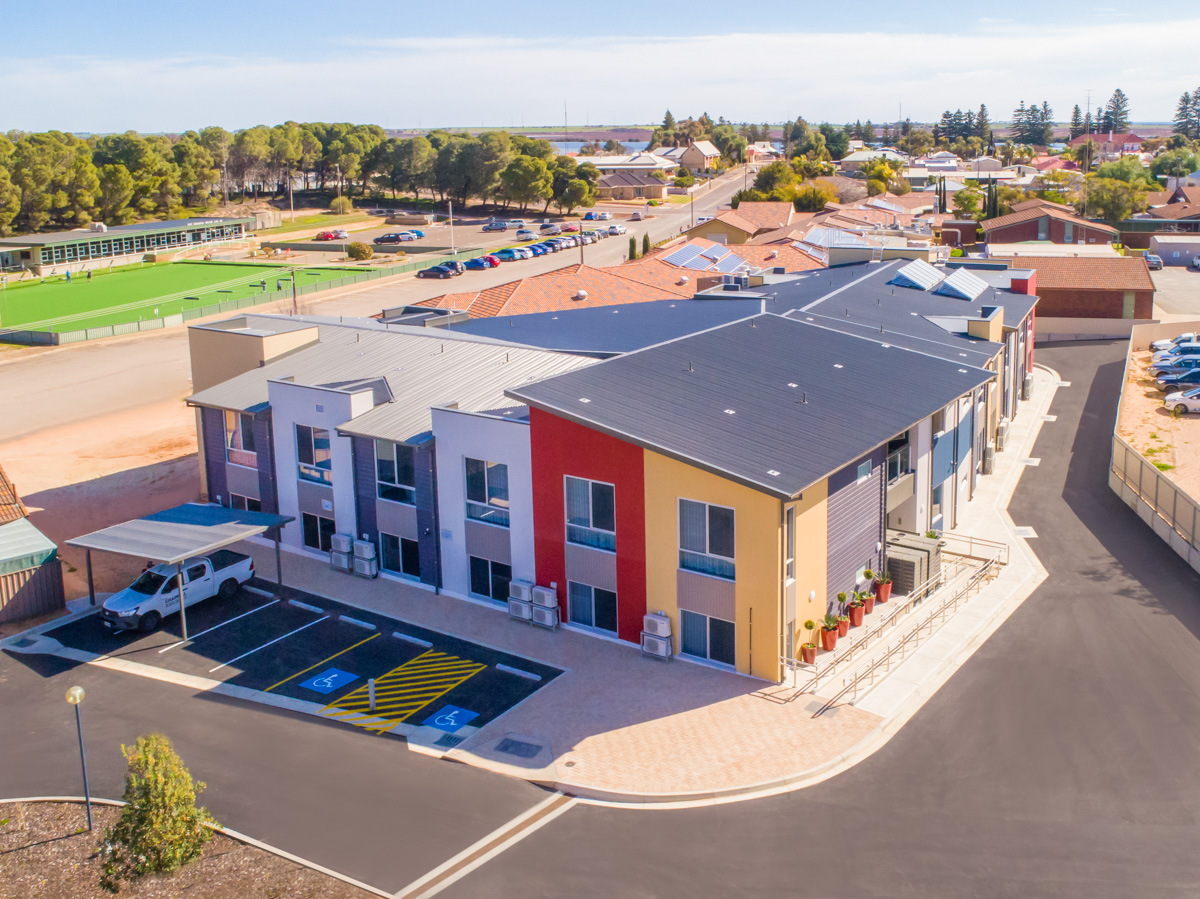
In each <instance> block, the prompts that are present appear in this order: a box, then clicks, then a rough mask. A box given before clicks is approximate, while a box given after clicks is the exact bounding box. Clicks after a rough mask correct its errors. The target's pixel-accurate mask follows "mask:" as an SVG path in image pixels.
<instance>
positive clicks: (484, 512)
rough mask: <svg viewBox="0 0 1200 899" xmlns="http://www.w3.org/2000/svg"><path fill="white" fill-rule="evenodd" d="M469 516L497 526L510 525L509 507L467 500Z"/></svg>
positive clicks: (474, 519)
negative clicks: (502, 507) (503, 507)
mask: <svg viewBox="0 0 1200 899" xmlns="http://www.w3.org/2000/svg"><path fill="white" fill-rule="evenodd" d="M467 518H469V519H471V520H472V521H482V522H484V523H485V524H494V525H496V526H497V527H502V528H506V527H508V509H501V508H500V507H499V506H489V505H485V504H483V503H474V502H471V501H469V500H468V501H467Z"/></svg>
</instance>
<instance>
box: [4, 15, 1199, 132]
mask: <svg viewBox="0 0 1200 899" xmlns="http://www.w3.org/2000/svg"><path fill="white" fill-rule="evenodd" d="M6 7H7V8H6V10H5V13H4V23H5V31H6V35H7V36H6V40H5V52H4V53H3V54H2V55H0V97H2V98H3V100H2V101H0V133H2V132H6V131H9V130H12V129H17V130H23V131H41V130H46V129H51V128H54V129H59V130H62V131H75V132H99V133H106V132H114V131H125V130H129V129H133V130H137V131H143V132H179V131H184V130H187V129H193V128H200V127H203V126H205V125H222V126H224V127H226V128H229V129H237V128H244V127H248V126H251V125H256V124H268V125H270V124H275V123H278V122H282V121H287V120H289V119H290V120H295V121H327V122H332V121H346V122H355V123H375V124H379V125H383V126H384V127H385V128H415V129H429V128H433V127H466V128H474V127H509V128H518V129H519V128H522V127H530V128H531V127H534V126H538V125H551V126H556V127H557V126H560V125H562V124H563V121H564V107H565V118H566V121H567V124H568V125H569V127H571V128H581V127H584V126H587V125H591V126H597V125H612V124H646V123H651V122H656V121H660V120H661V119H662V117H663V113H664V111H665V110H666V109H668V108H669V109H670V110H671V111H672V113H674V115H675V116H676V118H684V117H686V116H688V115H693V116H698V115H700V114H701V113H702V112H707V113H709V115H710V116H712V117H713V118H714V119H715V118H717V117H718V116H724V117H726V118H727V119H729V120H731V121H735V122H740V121H755V122H763V121H770V122H780V121H784V120H787V119H793V118H795V117H796V116H804V118H806V119H807V120H808V121H810V122H821V121H832V122H843V121H846V120H853V119H864V120H865V119H871V120H872V121H874V122H876V123H877V124H878V123H882V122H884V121H895V120H896V119H897V118H898V117H900V116H903V117H905V118H912V119H913V120H914V121H933V120H936V119H937V118H938V117H939V116H940V115H941V113H942V111H943V110H945V109H951V110H953V109H956V108H960V107H961V108H963V109H968V108H971V109H977V108H978V106H979V104H980V103H986V104H987V106H988V110H989V112H990V115H991V118H992V120H993V121H997V120H1007V119H1008V118H1009V117H1010V116H1011V113H1012V110H1013V108H1014V107H1016V105H1017V104H1018V102H1019V101H1021V100H1025V101H1027V102H1036V103H1038V104H1040V103H1041V102H1042V101H1043V100H1046V101H1048V102H1049V103H1050V106H1051V107H1052V108H1053V110H1054V112H1055V116H1056V118H1057V119H1058V120H1059V121H1066V120H1067V119H1068V118H1069V117H1070V114H1071V109H1072V107H1073V106H1074V105H1075V104H1076V103H1078V104H1079V105H1080V107H1081V108H1083V109H1086V108H1087V102H1088V92H1089V90H1090V91H1091V101H1092V105H1093V107H1094V106H1096V105H1103V103H1104V102H1105V101H1106V100H1107V98H1108V97H1109V96H1110V95H1111V94H1112V92H1113V90H1114V89H1116V88H1121V89H1122V90H1124V91H1125V93H1126V95H1128V97H1129V100H1130V109H1131V113H1132V118H1133V120H1134V121H1135V122H1150V121H1169V120H1170V119H1171V118H1172V116H1173V114H1174V110H1175V103H1176V101H1177V99H1178V97H1179V95H1180V94H1181V93H1183V92H1184V91H1185V90H1195V89H1196V88H1197V87H1200V66H1197V65H1196V56H1195V54H1194V53H1193V52H1191V51H1190V50H1186V49H1184V48H1185V47H1190V46H1191V45H1192V43H1193V41H1191V39H1189V42H1188V43H1187V44H1185V45H1178V44H1177V45H1175V46H1174V47H1172V41H1173V38H1172V35H1196V34H1200V4H1197V3H1195V2H1191V0H1179V2H1177V0H1167V2H1158V3H1154V4H1152V5H1146V6H1143V5H1140V4H1128V3H1126V4H1122V5H1119V6H1118V5H1116V4H1114V5H1113V6H1110V7H1103V6H1101V7H1091V8H1089V7H1088V6H1087V5H1086V4H1080V3H1078V2H1075V3H1071V4H1067V3H1057V2H1051V0H1046V2H1043V3H1040V4H1036V5H1034V4H1019V5H1018V4H1012V3H1005V4H969V5H968V4H963V3H961V2H943V0H926V2H923V3H921V4H902V3H896V2H894V0H889V2H876V0H859V2H858V3H856V4H854V5H853V6H852V7H843V6H841V5H840V4H830V3H828V2H821V3H820V4H816V3H809V2H801V0H792V2H783V0H754V2H753V3H730V2H728V0H721V2H713V0H693V2H690V3H688V4H685V5H683V6H680V5H678V4H653V3H648V4H644V5H643V4H628V3H617V4H607V3H601V2H597V0H585V2H583V3H569V4H566V5H564V4H561V3H553V2H551V3H548V4H547V3H538V2H532V3H530V2H515V3H514V2H505V0H498V2H497V0H492V2H480V0H454V2H446V0H442V2H429V0H406V2H403V3H387V2H384V3H364V4H361V5H360V4H354V5H351V4H343V3H339V2H338V0H324V2H313V0H292V2H287V3H278V2H274V0H270V2H257V0H242V2H231V0H207V2H205V3H203V4H194V3H185V2H180V0H168V2H165V3H164V2H156V3H147V2H132V0H102V2H97V0H87V2H77V0H38V2H29V0H24V2H16V0H14V2H13V3H11V4H6ZM635 9H636V13H635V12H634V10H635ZM1143 9H1145V10H1149V11H1151V12H1152V14H1153V15H1152V17H1144V16H1141V15H1138V13H1139V12H1141V11H1142V10H1143ZM739 10H745V11H746V12H744V13H739ZM1010 11H1011V12H1010ZM982 13H987V15H986V16H984V15H982ZM630 16H635V18H629V17H630ZM14 38H15V39H14Z"/></svg>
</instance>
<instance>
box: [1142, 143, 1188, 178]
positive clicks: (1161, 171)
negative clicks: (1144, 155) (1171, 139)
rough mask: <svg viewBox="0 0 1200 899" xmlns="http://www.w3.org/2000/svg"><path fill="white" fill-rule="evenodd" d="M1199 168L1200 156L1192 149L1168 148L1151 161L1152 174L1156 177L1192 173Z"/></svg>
mask: <svg viewBox="0 0 1200 899" xmlns="http://www.w3.org/2000/svg"><path fill="white" fill-rule="evenodd" d="M1197 169H1200V158H1197V157H1196V155H1195V154H1194V153H1193V152H1192V151H1191V150H1185V149H1179V150H1167V151H1166V152H1165V153H1160V154H1158V155H1157V156H1155V157H1154V160H1153V161H1152V162H1151V163H1150V174H1151V175H1152V176H1153V177H1155V178H1158V177H1160V176H1164V175H1173V176H1175V177H1180V176H1183V175H1190V174H1191V173H1192V172H1194V171H1196V170H1197Z"/></svg>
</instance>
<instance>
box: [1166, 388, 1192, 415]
mask: <svg viewBox="0 0 1200 899" xmlns="http://www.w3.org/2000/svg"><path fill="white" fill-rule="evenodd" d="M1163 405H1164V406H1166V407H1167V409H1168V411H1170V412H1178V413H1180V414H1182V413H1184V412H1200V387H1193V388H1192V389H1191V390H1182V391H1180V392H1178V393H1168V394H1167V395H1166V397H1164V398H1163Z"/></svg>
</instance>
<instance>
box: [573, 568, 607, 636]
mask: <svg viewBox="0 0 1200 899" xmlns="http://www.w3.org/2000/svg"><path fill="white" fill-rule="evenodd" d="M567 602H568V604H569V610H570V617H571V623H572V624H581V625H583V626H584V627H594V628H597V629H598V630H602V631H609V632H610V633H613V634H615V633H616V632H617V594H615V593H613V592H612V591H611V590H602V589H600V588H599V587H589V586H588V585H587V584H577V583H575V581H567Z"/></svg>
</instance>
